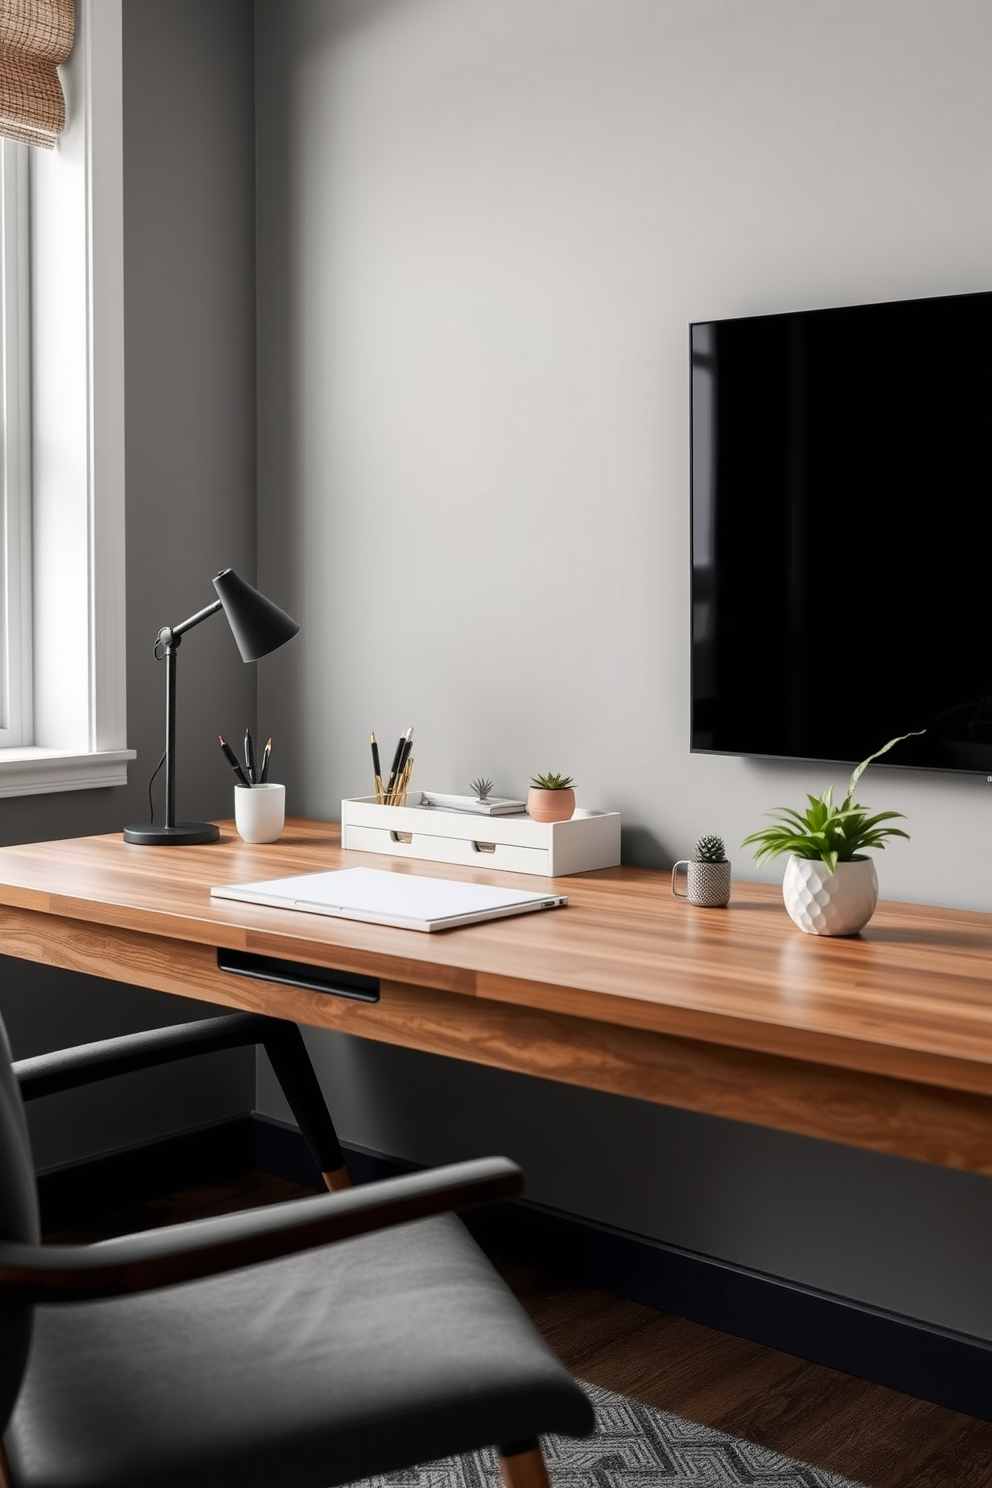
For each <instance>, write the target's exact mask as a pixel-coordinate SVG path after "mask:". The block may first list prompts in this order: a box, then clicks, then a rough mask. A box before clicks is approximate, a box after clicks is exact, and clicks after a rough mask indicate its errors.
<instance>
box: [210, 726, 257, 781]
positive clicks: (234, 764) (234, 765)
mask: <svg viewBox="0 0 992 1488" xmlns="http://www.w3.org/2000/svg"><path fill="white" fill-rule="evenodd" d="M217 743H218V744H219V745H220V747H221V749H223V751H224V754H225V755H226V756H227V762H228V764H229V765H230V767H231V769H232V770H233V771H234V773H235V775H236V776H237V777H238V784H239V785H248V786H250V785H251V781H250V780H249V779H248V776H247V775H246V774H245V772H244V770H242V768H241V766H240V765H239V764H238V756H237V755H236V754H235V752H234V750H233V749H232V748H231V746H230V744H228V742H227V740H226V739H223V738H222V737H221V736H220V734H218V735H217Z"/></svg>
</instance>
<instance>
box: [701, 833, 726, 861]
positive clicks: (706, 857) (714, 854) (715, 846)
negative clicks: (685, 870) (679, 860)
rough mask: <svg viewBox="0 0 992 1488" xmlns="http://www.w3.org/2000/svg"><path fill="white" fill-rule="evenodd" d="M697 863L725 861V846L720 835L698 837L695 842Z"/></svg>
mask: <svg viewBox="0 0 992 1488" xmlns="http://www.w3.org/2000/svg"><path fill="white" fill-rule="evenodd" d="M695 861H696V862H697V863H725V862H726V861H727V852H726V848H725V847H724V845H723V838H722V837H714V836H708V837H700V839H699V841H698V842H697V843H696V857H695Z"/></svg>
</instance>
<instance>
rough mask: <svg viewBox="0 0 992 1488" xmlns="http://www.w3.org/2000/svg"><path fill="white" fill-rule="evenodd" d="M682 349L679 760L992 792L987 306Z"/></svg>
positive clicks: (804, 319)
mask: <svg viewBox="0 0 992 1488" xmlns="http://www.w3.org/2000/svg"><path fill="white" fill-rule="evenodd" d="M690 351H691V363H692V441H691V443H692V741H691V747H692V749H693V750H696V751H705V752H713V753H719V754H733V755H752V756H767V757H771V758H780V759H803V760H822V761H838V762H847V761H851V762H854V761H857V760H860V759H863V758H864V757H865V756H866V755H868V754H870V753H871V752H872V751H873V750H875V749H878V748H880V747H881V745H882V744H884V743H885V742H886V740H888V739H891V738H893V737H894V736H895V735H897V734H904V733H907V732H909V731H910V730H911V729H925V730H926V732H925V733H924V734H923V735H922V737H920V738H915V739H910V740H907V741H906V742H905V743H903V744H900V745H898V746H897V747H896V748H895V749H894V750H893V751H892V752H891V754H890V755H887V756H886V760H885V762H886V763H891V764H903V765H911V766H917V767H922V768H929V769H940V770H956V771H970V772H981V773H983V774H988V775H992V293H990V294H969V295H951V296H946V297H941V298H934V299H923V300H909V301H902V302H895V303H890V304H880V305H857V306H852V307H847V308H843V309H832V310H810V311H804V312H800V313H795V314H782V315H759V316H751V317H747V318H740V319H735V320H717V321H708V322H702V323H699V324H694V325H692V326H691V327H690Z"/></svg>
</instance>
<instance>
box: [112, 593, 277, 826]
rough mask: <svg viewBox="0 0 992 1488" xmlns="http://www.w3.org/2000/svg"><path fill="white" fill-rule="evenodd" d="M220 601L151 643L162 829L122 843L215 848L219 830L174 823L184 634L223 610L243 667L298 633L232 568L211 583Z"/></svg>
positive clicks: (169, 627)
mask: <svg viewBox="0 0 992 1488" xmlns="http://www.w3.org/2000/svg"><path fill="white" fill-rule="evenodd" d="M214 588H215V589H216V590H217V594H218V598H217V599H215V600H214V602H213V604H211V605H207V607H206V609H205V610H198V611H197V613H196V614H195V615H190V617H189V619H188V620H184V621H183V622H182V624H181V625H165V626H163V627H162V629H161V630H160V631H159V633H158V637H157V639H156V641H155V658H156V660H157V661H164V662H165V825H164V826H160V827H159V826H155V824H154V823H146V822H142V823H140V824H139V825H136V826H131V827H125V828H124V841H125V842H138V843H141V844H143V845H144V846H148V847H167V846H172V845H176V846H183V845H186V846H188V845H190V844H192V843H197V842H216V841H217V839H218V837H219V836H220V830H219V828H218V827H216V826H215V825H214V823H213V822H177V821H176V652H177V651H178V649H179V642H180V641H181V640H182V638H183V636H184V635H185V634H186V632H187V631H188V630H192V629H193V626H194V625H199V623H200V621H201V620H206V619H208V617H209V616H210V615H216V613H217V611H218V610H220V609H223V611H224V614H225V615H226V616H227V621H228V624H229V625H230V627H231V629H232V631H233V632H234V639H235V640H236V641H237V643H238V650H239V651H240V652H241V656H242V658H243V660H245V661H258V659H259V657H260V656H267V655H268V654H269V652H270V651H275V650H277V649H278V647H280V646H282V645H285V643H286V642H287V641H288V640H290V639H291V638H292V637H293V636H294V635H295V634H296V632H297V631H298V630H299V628H300V627H299V625H298V624H297V622H296V621H295V620H293V619H291V618H290V616H289V615H287V614H286V612H285V610H281V609H280V608H279V606H278V605H274V604H273V603H272V601H271V599H266V598H265V595H264V594H259V592H258V590H257V589H253V588H252V586H251V585H250V584H248V583H246V582H245V580H244V579H242V578H241V577H240V576H239V575H238V574H236V573H235V572H234V569H233V568H225V569H224V570H223V571H222V572H221V573H219V574H218V575H217V577H216V578H215V579H214Z"/></svg>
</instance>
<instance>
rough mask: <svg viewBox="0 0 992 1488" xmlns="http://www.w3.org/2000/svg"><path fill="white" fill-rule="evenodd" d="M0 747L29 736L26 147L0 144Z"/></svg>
mask: <svg viewBox="0 0 992 1488" xmlns="http://www.w3.org/2000/svg"><path fill="white" fill-rule="evenodd" d="M0 196H2V206H0V276H2V282H0V341H2V345H0V399H2V409H0V429H2V451H0V483H2V490H0V565H2V574H0V607H2V613H0V749H3V748H4V747H7V746H16V745H19V744H22V743H23V742H24V740H25V739H30V738H31V737H32V734H33V728H34V719H33V710H32V697H31V690H32V665H31V658H32V637H31V613H32V604H31V389H30V367H31V324H30V322H31V315H30V294H31V279H30V267H29V234H28V211H29V197H28V147H27V145H24V144H15V143H14V141H13V140H3V141H0Z"/></svg>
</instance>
